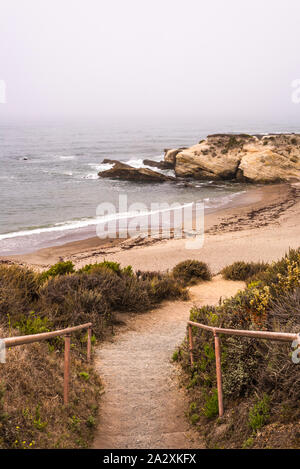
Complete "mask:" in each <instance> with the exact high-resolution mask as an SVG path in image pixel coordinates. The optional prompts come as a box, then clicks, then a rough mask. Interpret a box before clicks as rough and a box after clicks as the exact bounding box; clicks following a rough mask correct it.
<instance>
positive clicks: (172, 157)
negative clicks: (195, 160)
mask: <svg viewBox="0 0 300 469" xmlns="http://www.w3.org/2000/svg"><path fill="white" fill-rule="evenodd" d="M185 149H186V147H182V148H177V149H174V148H173V149H172V150H165V157H164V160H165V162H166V163H168V164H169V165H170V167H171V168H172V169H174V168H175V164H176V156H177V155H178V153H180V152H181V151H182V150H185Z"/></svg>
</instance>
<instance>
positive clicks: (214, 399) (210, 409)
mask: <svg viewBox="0 0 300 469" xmlns="http://www.w3.org/2000/svg"><path fill="white" fill-rule="evenodd" d="M218 412H219V404H218V391H217V390H216V389H213V390H212V391H211V393H210V394H209V395H207V396H206V398H205V402H204V407H203V415H205V417H207V418H209V419H211V418H214V417H216V415H218Z"/></svg>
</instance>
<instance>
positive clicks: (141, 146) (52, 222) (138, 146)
mask: <svg viewBox="0 0 300 469" xmlns="http://www.w3.org/2000/svg"><path fill="white" fill-rule="evenodd" d="M221 131H222V132H232V131H237V132H242V131H243V132H249V133H250V132H253V133H255V132H261V133H263V132H268V131H269V132H275V131H277V132H281V131H292V132H293V131H295V132H296V131H299V129H295V128H291V127H289V128H284V129H283V128H282V127H278V126H272V125H271V124H270V123H262V124H260V125H259V126H256V127H253V126H252V127H251V126H247V128H245V125H243V126H242V125H240V124H238V125H237V124H236V123H235V124H230V125H229V124H228V123H227V124H226V125H220V124H219V125H210V126H206V125H204V124H203V123H201V122H197V121H193V122H183V121H182V122H180V121H177V122H170V121H168V122H167V121H165V122H156V121H152V122H145V121H135V122H133V121H131V120H127V121H126V120H123V121H119V122H113V121H107V120H105V121H104V120H96V121H93V122H90V121H88V122H60V123H55V124H54V123H53V122H42V123H20V122H18V123H6V124H3V123H0V188H1V198H0V254H2V255H3V254H12V253H23V252H29V251H33V250H35V249H37V248H40V247H44V246H48V245H57V244H62V243H64V242H65V241H66V240H70V239H74V240H75V239H81V238H83V237H87V236H93V235H95V225H96V222H97V220H96V208H97V205H98V204H100V203H102V202H112V203H114V204H116V205H117V202H118V196H119V195H120V194H127V196H128V203H129V204H131V203H133V202H143V203H144V204H146V205H147V206H149V207H150V203H152V202H167V203H174V202H179V203H180V204H185V203H189V202H195V201H205V206H206V207H207V208H208V209H210V210H213V209H216V208H219V207H222V206H224V205H226V204H228V203H229V202H230V201H231V200H232V199H233V198H234V197H238V195H239V194H240V193H241V192H243V191H245V190H247V189H248V186H247V185H242V184H232V183H212V182H210V181H209V182H205V183H201V182H198V183H195V184H194V186H193V187H188V188H187V187H184V185H182V184H172V183H164V184H152V185H149V184H136V183H132V182H126V181H116V180H108V179H101V178H100V179H99V177H98V172H99V171H100V170H103V169H105V166H103V165H102V164H101V163H102V160H103V159H104V158H112V159H116V160H119V161H124V162H128V163H129V164H131V165H133V166H136V167H141V166H143V159H145V158H150V159H155V160H157V161H159V160H162V159H163V150H164V149H165V148H176V147H179V146H190V145H192V144H195V143H197V142H198V141H199V140H200V139H202V138H204V137H206V136H207V135H208V134H210V133H214V132H221ZM166 173H167V174H172V171H171V172H166Z"/></svg>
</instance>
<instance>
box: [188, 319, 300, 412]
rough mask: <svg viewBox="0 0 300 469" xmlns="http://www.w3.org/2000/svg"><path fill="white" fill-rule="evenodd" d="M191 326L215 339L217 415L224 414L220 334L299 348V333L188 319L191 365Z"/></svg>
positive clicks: (191, 358) (192, 358)
mask: <svg viewBox="0 0 300 469" xmlns="http://www.w3.org/2000/svg"><path fill="white" fill-rule="evenodd" d="M193 327H198V328H199V329H203V330H206V331H209V332H211V333H212V334H213V335H214V340H215V357H216V375H217V389H218V405H219V416H220V417H222V416H223V415H224V404H223V389H222V368H221V345H220V337H219V335H220V334H224V335H231V336H240V337H250V338H256V339H267V340H277V341H281V342H293V341H296V342H297V343H298V348H300V334H293V333H288V332H270V331H249V330H242V329H222V328H220V327H212V326H207V325H205V324H200V323H198V322H193V321H188V336H189V352H190V362H191V366H194V354H193V349H194V346H193Z"/></svg>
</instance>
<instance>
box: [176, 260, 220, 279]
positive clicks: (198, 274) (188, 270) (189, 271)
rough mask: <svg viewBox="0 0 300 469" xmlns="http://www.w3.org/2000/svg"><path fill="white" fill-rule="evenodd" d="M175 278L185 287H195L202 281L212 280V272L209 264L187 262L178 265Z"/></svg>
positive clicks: (193, 261)
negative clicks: (194, 285)
mask: <svg viewBox="0 0 300 469" xmlns="http://www.w3.org/2000/svg"><path fill="white" fill-rule="evenodd" d="M173 276H174V277H175V278H177V279H179V280H181V281H182V282H183V284H184V285H193V284H196V283H198V282H199V281H201V280H211V272H210V269H209V267H208V266H207V264H205V263H204V262H200V261H196V260H186V261H183V262H180V263H179V264H177V265H176V266H175V267H174V269H173Z"/></svg>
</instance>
